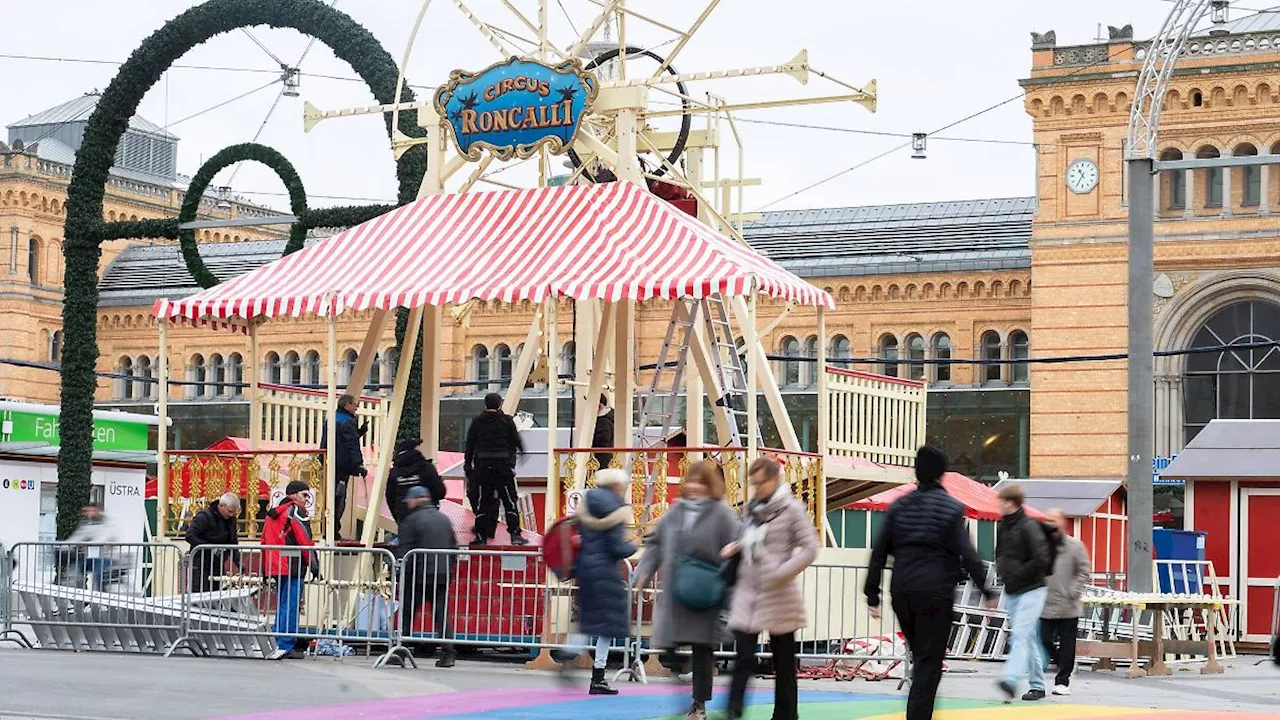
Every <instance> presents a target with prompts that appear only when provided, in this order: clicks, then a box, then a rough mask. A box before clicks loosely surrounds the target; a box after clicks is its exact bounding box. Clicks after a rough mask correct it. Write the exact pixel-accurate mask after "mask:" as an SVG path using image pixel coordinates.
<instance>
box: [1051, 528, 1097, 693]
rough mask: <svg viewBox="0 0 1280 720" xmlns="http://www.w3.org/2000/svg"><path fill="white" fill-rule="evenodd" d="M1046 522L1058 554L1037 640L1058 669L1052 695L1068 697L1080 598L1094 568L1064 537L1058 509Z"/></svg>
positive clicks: (1077, 544) (1084, 553) (1076, 542)
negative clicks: (1052, 528)
mask: <svg viewBox="0 0 1280 720" xmlns="http://www.w3.org/2000/svg"><path fill="white" fill-rule="evenodd" d="M1049 521H1050V522H1051V523H1053V527H1054V529H1055V539H1056V541H1057V544H1058V552H1057V553H1056V555H1055V557H1054V561H1053V572H1052V573H1050V574H1049V577H1048V578H1046V579H1045V586H1046V587H1047V588H1048V595H1047V596H1046V599H1045V602H1044V610H1042V611H1041V612H1040V639H1041V640H1043V641H1044V649H1045V652H1047V653H1048V656H1049V663H1050V664H1052V665H1056V666H1057V668H1058V675H1057V677H1055V678H1054V682H1053V694H1054V695H1070V694H1071V673H1072V672H1074V671H1075V669H1076V633H1077V632H1079V629H1080V615H1082V614H1083V613H1084V603H1083V602H1082V601H1081V597H1082V596H1083V594H1084V588H1085V586H1087V585H1088V584H1089V582H1090V581H1091V580H1093V566H1092V565H1091V564H1090V563H1089V551H1088V550H1086V549H1085V547H1084V543H1082V542H1080V541H1079V540H1077V539H1075V538H1073V537H1071V536H1070V535H1068V534H1067V517H1066V515H1063V514H1062V511H1061V510H1058V509H1053V510H1050V511H1049Z"/></svg>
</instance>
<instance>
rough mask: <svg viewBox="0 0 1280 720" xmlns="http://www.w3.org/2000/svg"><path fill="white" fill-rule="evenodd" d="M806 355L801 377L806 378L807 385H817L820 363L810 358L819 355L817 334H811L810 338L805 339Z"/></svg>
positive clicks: (801, 367) (805, 384) (801, 368)
mask: <svg viewBox="0 0 1280 720" xmlns="http://www.w3.org/2000/svg"><path fill="white" fill-rule="evenodd" d="M804 357H805V361H804V362H803V363H801V365H800V377H801V378H803V379H804V386H805V387H815V386H817V384H818V363H817V362H809V360H810V359H816V358H817V357H818V336H817V335H810V336H809V339H808V340H805V341H804Z"/></svg>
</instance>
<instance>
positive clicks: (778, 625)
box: [726, 458, 818, 720]
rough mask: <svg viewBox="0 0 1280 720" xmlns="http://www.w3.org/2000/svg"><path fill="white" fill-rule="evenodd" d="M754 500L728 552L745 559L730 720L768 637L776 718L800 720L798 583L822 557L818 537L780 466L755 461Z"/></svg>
mask: <svg viewBox="0 0 1280 720" xmlns="http://www.w3.org/2000/svg"><path fill="white" fill-rule="evenodd" d="M747 476H748V478H750V482H751V489H752V499H751V502H750V503H748V504H747V525H746V528H745V529H744V530H743V532H742V539H741V540H740V541H739V542H738V543H737V544H736V545H732V546H730V548H729V554H730V555H732V554H735V553H741V555H742V557H741V560H740V561H739V563H738V571H737V575H738V577H737V583H736V584H735V585H734V589H733V599H732V601H731V603H730V607H729V629H731V630H733V634H734V641H735V643H736V645H737V657H736V658H735V659H734V663H733V680H732V681H731V683H730V685H729V709H728V713H727V715H726V717H727V718H730V719H731V720H736V719H737V718H740V717H742V713H743V710H744V709H745V707H746V691H747V681H748V680H750V678H751V676H752V675H755V672H756V643H757V642H758V641H759V638H760V633H762V632H768V633H769V645H770V648H771V649H772V651H773V662H774V673H775V676H776V678H777V679H776V680H775V681H774V700H773V720H796V718H798V717H799V715H798V713H799V705H798V702H799V700H798V697H797V688H796V631H797V630H799V629H800V628H802V627H804V626H805V625H806V624H807V618H806V615H805V610H804V595H803V594H802V593H801V592H800V585H799V583H797V582H796V578H797V577H799V575H800V573H801V572H803V571H804V569H805V568H807V567H809V565H811V564H812V563H813V561H814V559H816V558H817V557H818V535H817V533H816V532H815V531H814V528H813V523H812V522H810V521H809V513H808V512H807V511H806V510H805V507H804V504H803V503H801V502H800V501H799V500H797V499H796V498H795V497H794V496H793V495H792V494H791V487H790V486H789V485H787V484H786V482H784V481H783V480H782V468H781V467H780V466H779V465H778V463H777V461H775V460H772V459H770V458H760V459H758V460H756V461H755V462H753V463H751V467H750V469H749V470H748V473H747Z"/></svg>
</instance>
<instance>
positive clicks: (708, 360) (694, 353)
mask: <svg viewBox="0 0 1280 720" xmlns="http://www.w3.org/2000/svg"><path fill="white" fill-rule="evenodd" d="M706 312H707V309H706V308H703V309H702V310H701V311H700V312H699V313H698V321H697V322H696V323H694V328H693V330H694V332H691V333H689V350H688V353H689V354H688V358H689V359H691V360H693V366H694V368H695V369H696V370H697V375H698V378H699V379H700V380H701V381H702V387H703V391H704V392H705V393H706V400H707V401H708V402H709V403H710V404H711V417H712V419H713V420H714V421H715V425H716V436H717V437H718V438H719V444H721V445H728V444H730V443H732V442H734V441H736V440H737V438H735V437H734V436H733V432H732V431H731V430H730V427H731V426H730V425H729V408H726V407H723V406H721V405H717V404H716V401H717V400H720V399H721V398H723V397H724V394H725V389H724V387H723V386H722V384H721V381H720V378H719V377H717V376H716V372H715V364H714V363H715V361H714V360H713V359H712V356H711V353H712V352H717V351H716V350H715V349H714V348H712V347H710V346H709V343H710V342H711V339H710V338H707V337H706V333H705V332H698V331H699V330H701V329H702V328H704V327H706V325H705V323H704V322H703V321H704V320H705V314H706ZM699 419H701V415H699Z"/></svg>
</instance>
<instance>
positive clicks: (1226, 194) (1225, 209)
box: [1222, 150, 1236, 217]
mask: <svg viewBox="0 0 1280 720" xmlns="http://www.w3.org/2000/svg"><path fill="white" fill-rule="evenodd" d="M1231 156H1232V155H1231V151H1230V150H1223V151H1222V157H1224V158H1229V157H1231ZM1235 170H1236V169H1235V168H1232V167H1225V168H1222V216H1223V217H1230V216H1231V200H1232V198H1231V176H1232V175H1235Z"/></svg>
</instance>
